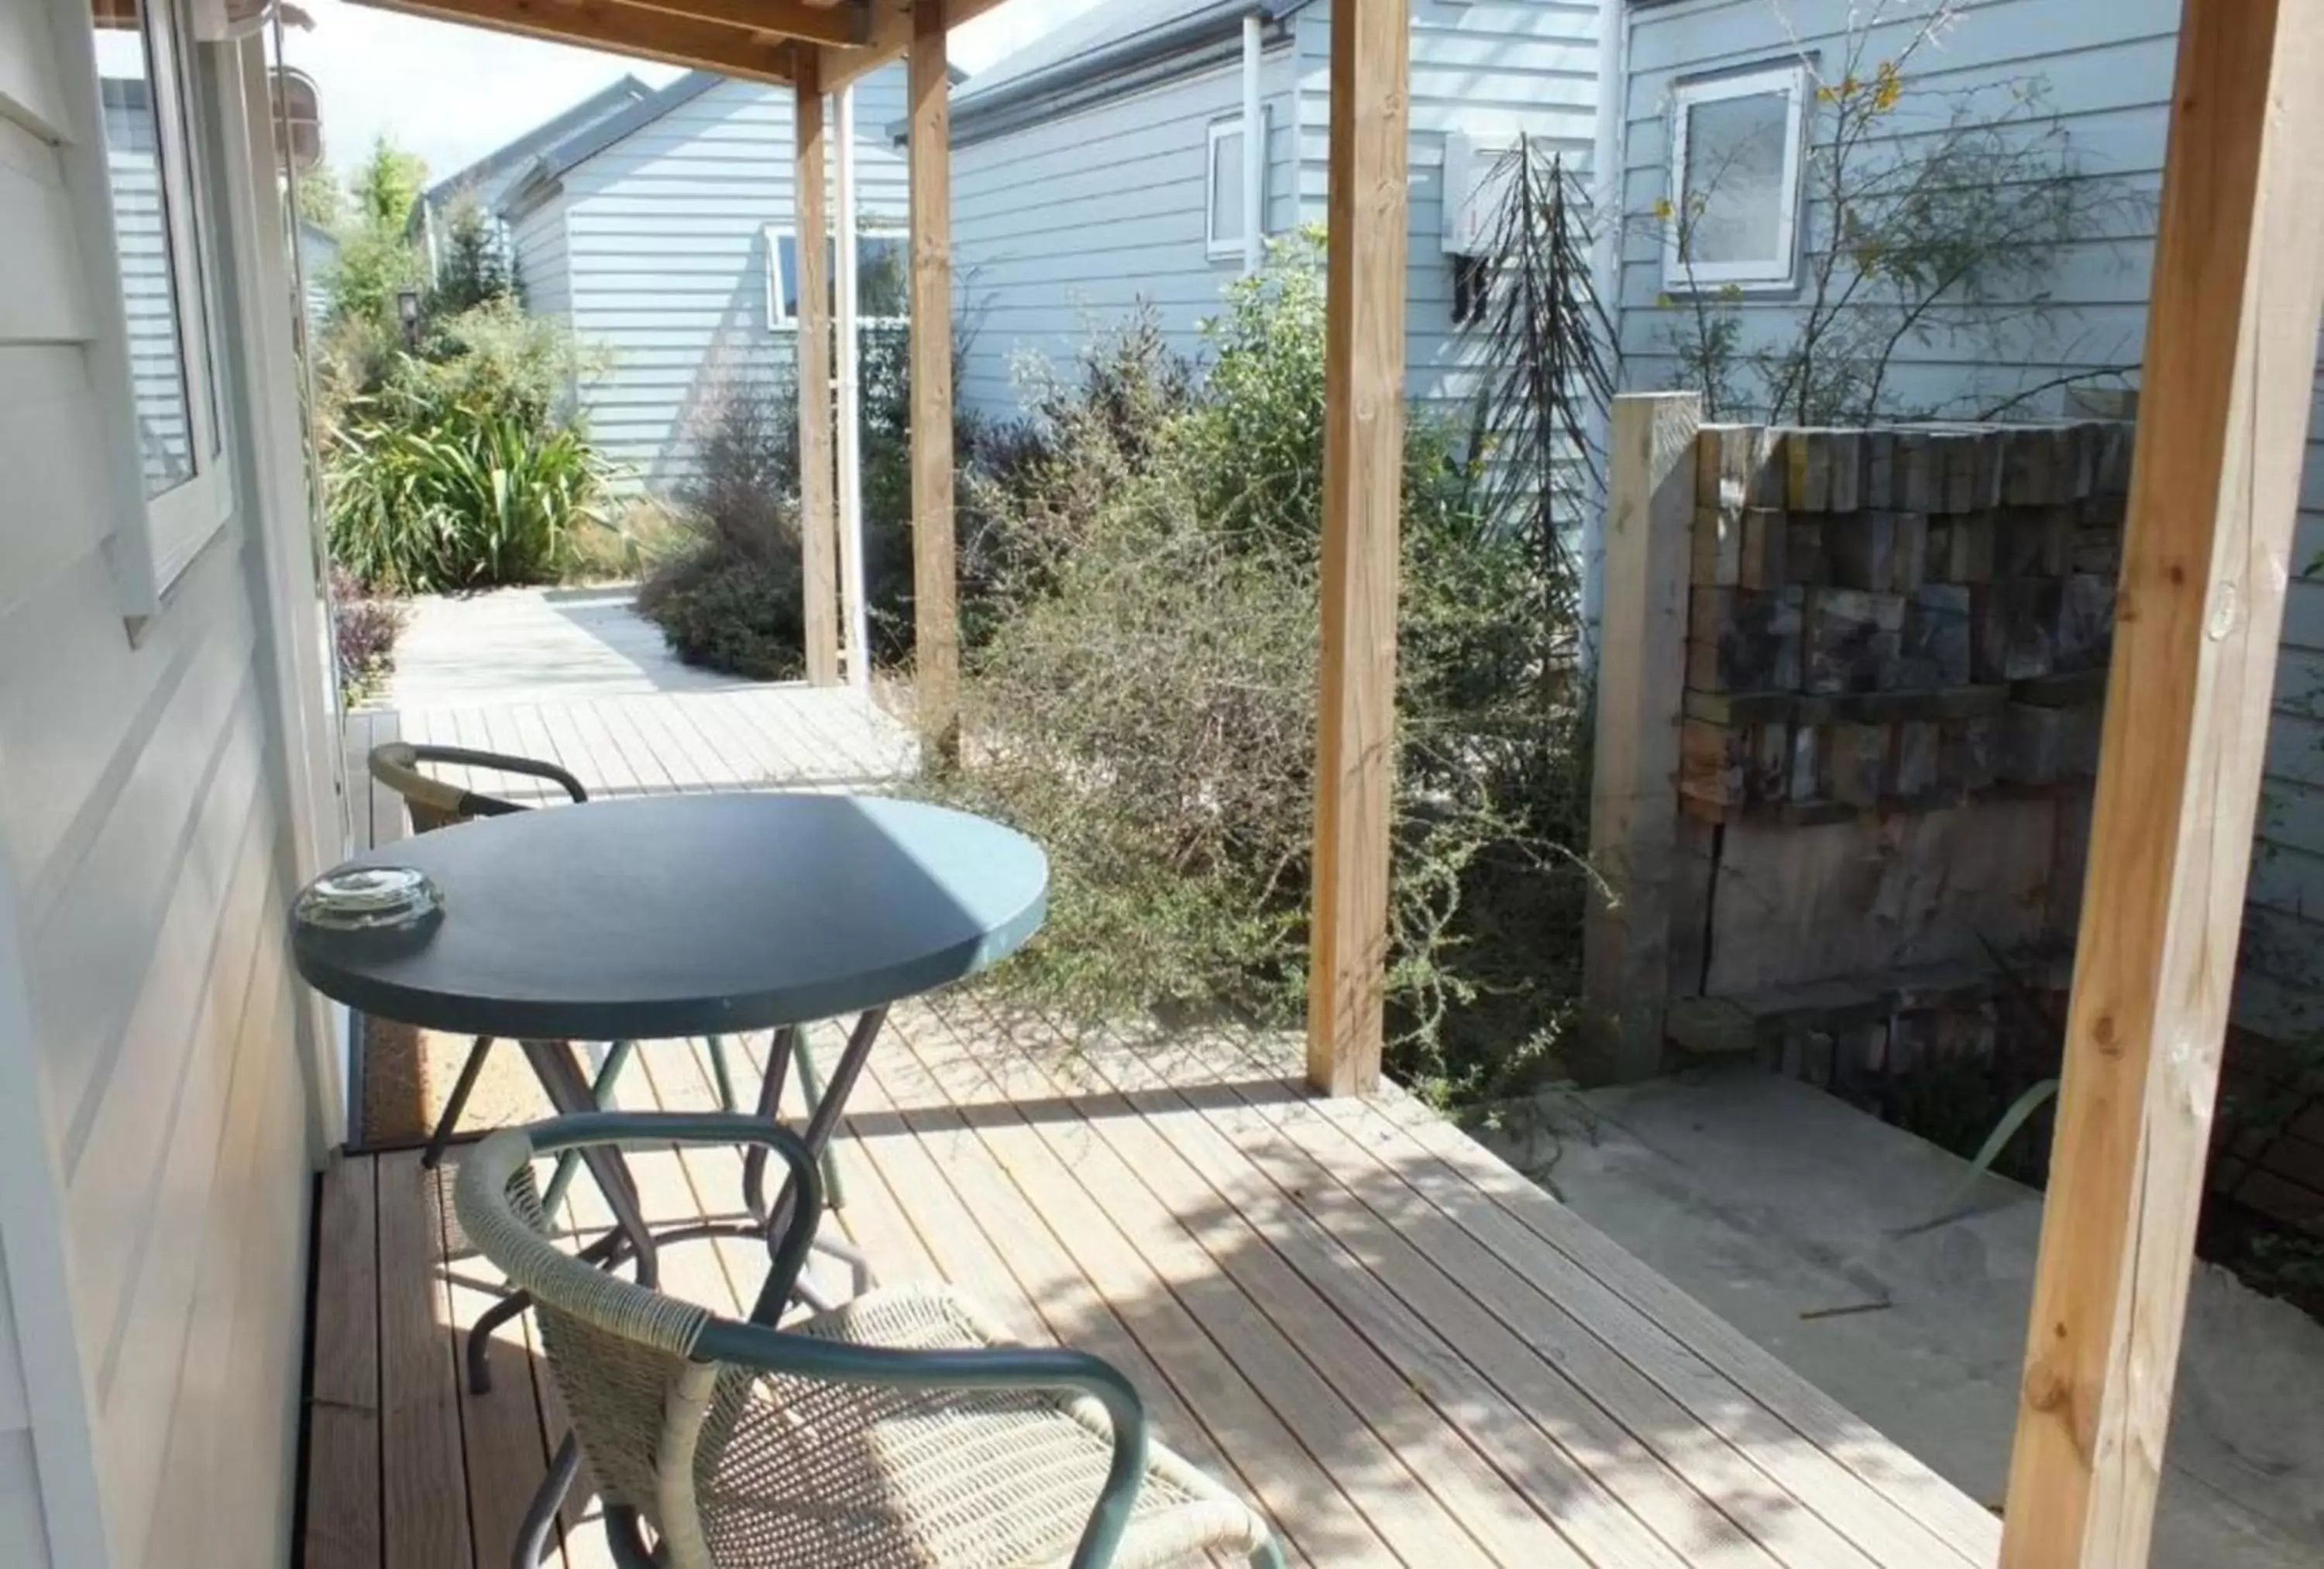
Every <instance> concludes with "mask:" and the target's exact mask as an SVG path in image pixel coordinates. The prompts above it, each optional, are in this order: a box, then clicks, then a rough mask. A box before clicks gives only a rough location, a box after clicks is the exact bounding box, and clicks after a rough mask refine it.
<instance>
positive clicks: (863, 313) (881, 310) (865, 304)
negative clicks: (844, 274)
mask: <svg viewBox="0 0 2324 1569" xmlns="http://www.w3.org/2000/svg"><path fill="white" fill-rule="evenodd" d="M910 260H911V251H910V248H909V247H908V244H907V243H906V242H905V239H904V236H903V235H901V234H857V235H856V236H855V315H856V317H857V319H859V320H866V321H869V320H876V319H878V318H880V317H895V318H897V319H899V320H900V319H901V318H903V317H908V316H909V315H911V313H912V300H911V294H910V287H911V284H910V265H909V263H910Z"/></svg>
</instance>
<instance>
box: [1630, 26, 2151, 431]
mask: <svg viewBox="0 0 2324 1569" xmlns="http://www.w3.org/2000/svg"><path fill="white" fill-rule="evenodd" d="M1862 9H1863V8H1862V7H1860V6H1858V7H1851V6H1850V5H1849V4H1847V0H1804V3H1802V4H1794V5H1786V6H1784V8H1782V9H1781V10H1780V11H1778V9H1777V8H1776V7H1775V6H1773V5H1770V4H1768V0H1682V3H1681V4H1677V5H1664V6H1656V7H1655V8H1653V9H1651V10H1645V11H1638V12H1636V13H1634V14H1633V21H1632V23H1631V33H1630V40H1629V50H1628V62H1629V71H1628V85H1627V92H1626V94H1625V98H1624V134H1623V142H1624V150H1625V151H1624V158H1623V184H1622V191H1623V197H1622V210H1623V212H1624V214H1625V215H1626V219H1627V221H1626V225H1625V229H1624V244H1623V252H1622V271H1621V289H1620V293H1619V299H1620V305H1621V310H1620V320H1621V338H1622V352H1623V358H1624V378H1625V383H1626V384H1627V385H1629V386H1633V387H1641V388H1653V387H1663V386H1668V385H1672V384H1674V383H1675V382H1676V381H1677V380H1678V379H1679V377H1680V367H1679V362H1678V360H1677V357H1676V354H1675V353H1674V342H1673V334H1674V331H1683V323H1684V317H1685V311H1684V309H1683V304H1684V302H1683V301H1667V302H1666V303H1662V304H1659V305H1658V303H1657V302H1658V301H1660V300H1665V294H1664V287H1665V286H1664V280H1663V272H1662V268H1663V257H1662V243H1661V237H1660V231H1659V228H1658V226H1657V225H1655V223H1654V222H1653V221H1652V220H1651V218H1650V216H1649V215H1650V214H1651V212H1652V211H1653V209H1654V206H1655V202H1656V201H1657V200H1658V199H1660V198H1662V197H1665V196H1667V195H1669V194H1670V193H1669V192H1668V190H1667V187H1668V184H1669V179H1668V161H1669V116H1670V102H1671V93H1672V89H1673V87H1674V85H1675V84H1676V83H1678V82H1680V81H1682V80H1684V79H1688V78H1698V77H1705V76H1713V75H1717V74H1720V73H1721V72H1731V71H1735V70H1738V69H1748V68H1751V67H1754V66H1766V65H1780V64H1784V63H1787V62H1789V61H1790V60H1794V59H1795V58H1797V56H1798V55H1799V54H1800V53H1802V52H1805V53H1807V54H1809V55H1811V56H1812V57H1813V58H1814V59H1815V60H1816V61H1817V62H1818V65H1819V69H1828V70H1835V71H1836V70H1838V69H1841V68H1842V66H1843V64H1844V61H1845V59H1846V55H1847V52H1848V49H1849V44H1848V39H1847V33H1846V28H1847V22H1848V17H1849V14H1850V12H1851V10H1856V11H1861V10H1862ZM1894 9H1895V11H1896V13H1897V14H1898V18H1899V19H1898V20H1895V21H1892V22H1886V23H1883V24H1882V25H1880V26H1879V27H1878V28H1877V29H1875V30H1874V31H1873V32H1872V33H1871V34H1870V36H1869V41H1868V45H1867V50H1866V54H1865V58H1866V59H1867V60H1879V59H1882V58H1884V57H1885V56H1888V55H1892V54H1894V53H1895V52H1896V51H1897V50H1901V49H1902V48H1903V47H1904V44H1905V43H1906V42H1907V41H1909V40H1910V38H1911V37H1912V35H1913V33H1914V30H1915V28H1916V26H1917V22H1916V20H1915V19H1914V16H1913V15H1912V14H1911V13H1912V12H1913V10H1914V8H1911V7H1897V8H1894ZM2178 24H2179V6H2178V0H2112V3H2109V4H2107V5H2092V4H2090V3H2089V0H1989V3H1988V4H1985V5H1974V6H1970V7H1969V8H1967V9H1966V10H1965V11H1964V13H1963V14H1962V16H1961V17H1960V20H1959V21H1958V22H1957V23H1955V25H1954V26H1953V27H1952V28H1951V29H1950V30H1949V31H1948V32H1946V33H1945V34H1944V35H1943V36H1942V38H1941V40H1939V41H1936V42H1934V43H1932V44H1930V45H1925V46H1923V48H1922V49H1921V50H1919V52H1918V53H1916V54H1915V55H1914V58H1913V59H1912V60H1910V61H1909V62H1908V63H1907V66H1906V68H1905V96H1904V100H1903V102H1902V104H1901V105H1900V106H1899V108H1898V110H1897V112H1896V115H1895V121H1894V124H1895V125H1896V127H1897V130H1898V133H1899V139H1900V140H1904V141H1907V142H1909V140H1911V139H1912V138H1914V136H1923V137H1925V136H1926V135H1928V134H1929V133H1932V131H1934V130H1935V129H1936V128H1937V127H1939V126H1940V125H1941V124H1943V123H1944V121H1945V120H1946V119H1947V117H1948V116H1949V115H1950V113H1951V112H1952V108H1953V106H1954V105H1955V104H1956V103H1963V102H1965V103H1967V104H1968V105H1969V106H1972V107H1973V108H1978V109H1990V110H1991V111H1993V112H1996V113H1998V112H2000V111H2001V110H2002V109H2004V108H2006V106H2007V105H2008V104H2009V101H2010V96H2011V94H2012V93H2013V92H2014V91H2015V90H2016V89H2017V87H2019V86H2020V85H2022V84H2025V83H2028V82H2038V83H2039V84H2041V86H2042V88H2043V94H2044V99H2045V103H2046V106H2047V107H2048V108H2049V109H2050V110H2051V111H2052V112H2054V113H2055V115H2057V117H2058V122H2059V124H2061V127H2062V128H2063V129H2064V131H2065V132H2066V133H2067V135H2068V137H2069V139H2070V140H2069V142H2068V147H2069V149H2070V152H2071V154H2072V156H2073V157H2074V158H2075V159H2076V160H2077V161H2079V162H2080V165H2081V167H2082V168H2083V170H2085V171H2086V172H2087V173H2089V175H2091V176H2093V177H2102V178H2104V179H2108V180H2110V181H2112V182H2113V188H2114V190H2115V191H2116V193H2117V194H2118V195H2119V196H2120V197H2122V198H2124V199H2122V200H2121V201H2120V202H2118V203H2116V204H2115V210H2114V211H2113V212H2112V214H2111V215H2110V217H2109V226H2108V230H2107V234H2106V235H2105V236H2104V237H2103V240H2102V242H2100V243H2089V244H2084V245H2080V246H2076V247H2072V248H2070V250H2069V251H2068V252H2065V253H2064V254H2063V255H2062V256H2061V259H2060V263H2059V266H2058V267H2057V269H2056V271H2055V273H2054V275H2053V276H2052V278H2051V279H2050V280H2047V281H2046V285H2045V292H2046V293H2047V294H2048V296H2049V297H2050V298H2049V306H2048V308H2047V309H2046V310H2044V311H2043V313H2041V318H2040V319H2038V320H2032V319H2029V320H2025V321H2023V322H2019V323H2016V324H2015V325H2013V326H2011V327H2010V328H2009V329H2008V330H2007V331H2006V333H2005V334H2004V335H2003V337H2002V341H2001V342H2000V343H1999V344H1995V343H1994V342H1993V341H1991V339H1990V337H1989V336H1988V335H1987V333H1986V332H1985V331H1984V330H1981V329H1980V330H1977V331H1971V332H1967V333H1962V334H1958V335H1949V334H1947V333H1944V332H1942V331H1939V332H1936V333H1934V334H1932V336H1931V338H1930V340H1929V341H1928V342H1926V343H1917V342H1908V343H1907V344H1904V345H1903V347H1902V348H1901V349H1900V351H1899V353H1898V354H1897V357H1896V368H1895V376H1894V379H1893V383H1892V384H1893V387H1894V391H1893V395H1892V396H1891V398H1890V399H1889V401H1890V402H1891V404H1892V405H1893V406H1894V407H1895V408H1897V409H1899V410H1904V411H1934V412H1942V413H1948V414H1972V413H1977V412H1980V411H1983V410H1985V409H1987V408H1992V407H1994V406H1995V405H1997V404H1999V403H2001V402H2003V401H2004V400H2005V399H2009V398H2011V397H2013V396H2015V395H2016V394H2018V393H2019V392H2021V391H2022V390H2024V389H2025V388H2028V387H2032V386H2034V385H2036V384H2038V383H2042V382H2046V381H2053V380H2054V379H2055V378H2057V377H2059V376H2061V375H2065V374H2068V373H2070V372H2076V371H2080V370H2087V369H2089V368H2091V367H2094V366H2104V365H2109V364H2117V363H2135V362H2136V360H2137V359H2138V355H2139V345H2140V343H2141V340H2142V336H2143V335H2144V328H2145V313H2146V307H2145V299H2146V273H2147V263H2148V259H2149V255H2150V252H2152V250H2153V211H2152V201H2153V196H2154V193H2155V192H2156V190H2157V189H2158V188H2159V186H2160V183H2161V178H2162V170H2163V138H2164V134H2165V131H2166V126H2165V120H2164V116H2165V113H2166V109H2167V106H2168V104H2169V101H2170V96H2171V73H2172V60H2173V56H2174V53H2175V50H2176V42H2175V40H2176V34H2177V30H2178ZM1795 39H1796V41H1794V40H1795ZM1822 130H1823V133H1825V134H1829V123H1828V112H1827V113H1826V115H1825V116H1823V125H1822ZM1803 224H1804V232H1805V233H1806V234H1808V235H1809V236H1811V237H1812V236H1814V235H1817V234H1821V232H1822V231H1823V230H1824V228H1825V227H1826V226H1827V216H1826V214H1825V212H1824V210H1823V208H1822V206H1821V204H1818V203H1816V202H1814V201H1812V199H1811V201H1810V202H1809V203H1808V205H1807V206H1806V209H1805V211H1804V213H1803ZM1800 308H1801V307H1800V300H1799V297H1798V296H1797V295H1796V294H1781V295H1775V294H1770V295H1757V294H1755V295H1752V296H1751V297H1749V298H1747V299H1746V300H1745V301H1744V302H1743V304H1742V306H1741V307H1740V309H1741V312H1742V316H1743V318H1744V320H1743V334H1744V344H1745V347H1746V350H1747V352H1748V348H1750V347H1753V346H1757V345H1763V344H1780V343H1782V342H1784V340H1785V338H1786V337H1787V336H1788V335H1790V334H1791V333H1792V332H1793V331H1794V330H1795V327H1796V324H1797V321H1798V319H1799V312H1800ZM2058 399H2059V395H2058V394H2056V393H2052V394H2050V395H2049V398H2048V399H2047V401H2046V402H2044V403H2040V404H2036V405H2034V406H2033V408H2030V409H2028V410H2027V411H2028V412H2055V411H2056V409H2057V408H2058V407H2059V401H2058Z"/></svg>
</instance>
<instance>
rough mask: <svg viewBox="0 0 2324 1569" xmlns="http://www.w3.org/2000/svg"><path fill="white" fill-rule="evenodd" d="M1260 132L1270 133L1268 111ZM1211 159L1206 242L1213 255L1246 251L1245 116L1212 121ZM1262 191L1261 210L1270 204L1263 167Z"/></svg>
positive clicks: (1206, 187)
mask: <svg viewBox="0 0 2324 1569" xmlns="http://www.w3.org/2000/svg"><path fill="white" fill-rule="evenodd" d="M1266 135H1267V115H1266V114H1265V113H1264V112H1262V113H1261V114H1260V115H1259V136H1260V138H1261V139H1262V140H1264V139H1265V137H1266ZM1210 152H1211V161H1210V169H1209V171H1208V173H1207V174H1206V176H1205V177H1204V179H1203V198H1204V205H1203V246H1204V249H1205V250H1206V251H1207V252H1209V253H1210V254H1211V255H1213V256H1234V257H1240V255H1241V254H1242V195H1243V192H1242V186H1243V179H1242V172H1243V170H1242V117H1241V116H1240V115H1237V116H1236V117H1235V118H1233V119H1231V120H1218V121H1213V123H1212V124H1211V142H1210ZM1259 179H1260V181H1261V184H1260V186H1259V206H1260V210H1261V211H1262V212H1263V211H1265V209H1266V205H1267V187H1266V184H1265V180H1266V170H1264V169H1263V168H1262V169H1261V170H1260V171H1259Z"/></svg>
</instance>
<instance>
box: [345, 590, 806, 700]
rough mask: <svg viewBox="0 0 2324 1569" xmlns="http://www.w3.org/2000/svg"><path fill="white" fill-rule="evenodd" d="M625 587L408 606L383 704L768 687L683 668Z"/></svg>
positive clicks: (431, 600)
mask: <svg viewBox="0 0 2324 1569" xmlns="http://www.w3.org/2000/svg"><path fill="white" fill-rule="evenodd" d="M635 598H636V591H635V590H634V589H633V588H632V587H631V586H630V585H628V584H626V583H609V584H605V585H604V586H602V587H597V588H550V589H540V588H520V589H494V590H493V591H492V592H489V593H480V594H466V595H462V596H460V597H459V598H457V599H454V598H444V597H440V596H434V595H430V596H427V597H424V598H420V599H416V600H414V601H411V619H410V622H409V623H408V624H406V626H405V627H404V629H403V636H402V637H401V638H399V639H397V642H396V646H395V679H394V681H393V683H392V684H391V686H390V687H389V689H388V706H389V707H391V708H394V709H398V710H402V711H410V710H412V709H421V708H485V707H494V706H498V705H501V704H504V703H511V702H574V701H577V700H581V699H586V698H596V697H631V696H635V695H637V694H638V693H648V692H707V691H718V690H730V689H737V688H744V687H751V686H757V685H763V684H765V683H759V682H750V681H744V680H742V678H741V677H739V676H733V675H722V674H718V673H717V672H715V671H709V670H697V669H696V668H694V667H693V666H692V665H681V664H679V663H678V658H677V656H675V655H673V654H671V653H670V651H669V647H668V646H667V645H666V644H664V642H663V641H662V636H661V629H660V628H659V627H656V626H655V625H654V624H653V623H652V622H650V621H648V620H647V619H645V618H643V617H642V616H640V615H639V614H638V613H637V611H636V610H635V609H634V608H632V601H633V600H634V599H635Z"/></svg>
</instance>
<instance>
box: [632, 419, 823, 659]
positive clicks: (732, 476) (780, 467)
mask: <svg viewBox="0 0 2324 1569" xmlns="http://www.w3.org/2000/svg"><path fill="white" fill-rule="evenodd" d="M676 499H677V501H678V513H677V515H676V517H675V518H674V519H673V521H672V526H671V529H670V538H669V543H668V545H667V546H666V547H665V555H664V556H663V559H662V560H661V562H660V563H659V564H658V565H657V566H656V567H655V568H654V570H653V571H652V572H651V573H650V574H648V576H647V578H646V581H645V583H644V584H643V585H642V586H641V588H640V590H639V592H638V610H639V613H640V614H641V615H643V616H644V617H645V618H646V619H648V620H650V621H652V622H653V623H654V624H656V625H657V626H659V627H660V628H661V630H662V636H663V638H666V639H667V640H668V641H669V647H670V651H671V652H672V653H674V654H676V655H677V656H678V657H679V658H680V659H683V660H685V661H686V662H687V664H689V665H706V666H708V667H709V668H711V669H714V670H724V671H728V672H731V673H732V674H737V675H748V676H752V677H753V678H755V679H758V680H762V681H772V680H784V679H788V678H789V677H791V676H795V675H797V674H799V672H800V670H801V669H802V668H803V667H804V665H805V663H806V648H807V629H806V621H805V615H806V606H805V601H804V594H805V588H806V580H805V576H804V573H803V571H802V566H801V563H800V560H799V523H798V394H797V392H796V391H795V390H794V389H793V388H792V387H791V386H790V384H789V383H788V382H783V381H774V382H770V381H755V380H743V381H736V382H734V383H733V384H732V385H731V386H729V387H727V388H726V389H725V390H724V393H723V394H722V396H721V397H720V398H719V399H718V401H717V404H716V406H715V409H714V411H713V412H712V414H711V415H710V416H709V417H708V418H707V420H706V421H705V424H704V425H703V427H702V429H701V433H700V437H699V445H698V446H697V448H696V472H695V475H694V477H693V478H692V479H690V480H689V481H688V482H687V483H686V484H685V485H683V486H681V487H680V488H679V491H678V496H677V498H676Z"/></svg>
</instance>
